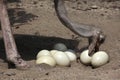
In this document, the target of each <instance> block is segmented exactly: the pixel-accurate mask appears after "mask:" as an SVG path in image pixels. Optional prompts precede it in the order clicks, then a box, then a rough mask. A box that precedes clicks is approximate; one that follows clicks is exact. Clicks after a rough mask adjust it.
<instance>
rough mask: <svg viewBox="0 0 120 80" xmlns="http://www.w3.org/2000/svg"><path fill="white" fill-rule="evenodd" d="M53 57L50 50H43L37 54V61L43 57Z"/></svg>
mask: <svg viewBox="0 0 120 80" xmlns="http://www.w3.org/2000/svg"><path fill="white" fill-rule="evenodd" d="M46 55H47V56H51V54H50V52H49V51H48V50H41V51H40V52H38V54H37V59H38V58H40V57H41V56H46Z"/></svg>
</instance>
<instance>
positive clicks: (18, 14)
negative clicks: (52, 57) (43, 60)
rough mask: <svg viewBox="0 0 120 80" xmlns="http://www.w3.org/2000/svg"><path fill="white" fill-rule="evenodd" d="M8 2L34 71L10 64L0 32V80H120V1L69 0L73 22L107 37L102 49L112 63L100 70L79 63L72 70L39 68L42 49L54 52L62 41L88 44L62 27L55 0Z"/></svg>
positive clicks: (17, 37)
mask: <svg viewBox="0 0 120 80" xmlns="http://www.w3.org/2000/svg"><path fill="white" fill-rule="evenodd" d="M8 1H10V2H9V3H8V11H9V15H10V20H11V25H12V29H13V33H14V36H15V40H16V43H17V47H18V51H19V52H20V54H21V55H22V57H23V59H24V60H26V61H27V62H28V63H29V64H30V66H31V68H30V69H28V70H24V71H23V70H17V69H15V68H14V67H13V65H11V64H8V63H7V62H6V57H5V49H4V43H3V40H2V32H1V31H0V80H120V34H119V33H120V0H65V5H66V8H67V10H68V14H69V17H70V18H71V19H72V20H73V21H76V22H78V23H83V24H88V25H95V26H98V27H100V28H101V29H102V30H103V32H104V33H105V34H106V36H107V37H106V41H105V43H104V44H103V45H102V46H101V47H100V50H104V51H106V52H107V53H108V54H109V56H110V62H109V63H108V64H106V65H104V66H101V67H99V68H96V69H93V68H92V67H91V66H85V65H83V64H81V63H77V62H72V63H71V67H60V66H56V67H54V68H53V67H50V66H47V65H36V64H35V60H36V55H37V53H38V52H39V51H40V50H42V49H48V50H51V49H52V46H53V45H54V44H55V43H58V42H62V43H65V44H66V45H67V47H68V48H70V49H77V48H78V49H83V48H85V47H86V46H87V45H88V41H87V39H86V38H82V37H78V35H76V34H74V33H73V32H71V31H70V30H69V29H67V28H66V27H65V26H63V25H62V24H61V22H60V21H59V20H58V18H57V16H56V13H55V10H54V3H53V0H21V1H19V0H16V2H15V0H8ZM75 37H78V38H77V39H75Z"/></svg>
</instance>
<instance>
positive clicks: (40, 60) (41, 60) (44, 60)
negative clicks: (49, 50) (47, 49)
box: [36, 56, 56, 67]
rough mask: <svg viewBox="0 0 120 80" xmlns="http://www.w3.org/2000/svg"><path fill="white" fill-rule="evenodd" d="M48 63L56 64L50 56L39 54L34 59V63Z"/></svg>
mask: <svg viewBox="0 0 120 80" xmlns="http://www.w3.org/2000/svg"><path fill="white" fill-rule="evenodd" d="M43 63H44V64H48V65H50V66H52V67H54V66H55V65H56V61H55V59H54V58H53V57H52V56H41V57H40V58H38V59H37V60H36V64H43Z"/></svg>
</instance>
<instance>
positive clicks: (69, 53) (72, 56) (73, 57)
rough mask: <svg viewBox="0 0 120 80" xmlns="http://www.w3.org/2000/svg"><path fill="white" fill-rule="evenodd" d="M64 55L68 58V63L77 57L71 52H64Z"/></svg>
mask: <svg viewBox="0 0 120 80" xmlns="http://www.w3.org/2000/svg"><path fill="white" fill-rule="evenodd" d="M65 54H67V56H68V57H69V59H70V61H76V59H77V56H76V55H75V53H73V50H69V51H65Z"/></svg>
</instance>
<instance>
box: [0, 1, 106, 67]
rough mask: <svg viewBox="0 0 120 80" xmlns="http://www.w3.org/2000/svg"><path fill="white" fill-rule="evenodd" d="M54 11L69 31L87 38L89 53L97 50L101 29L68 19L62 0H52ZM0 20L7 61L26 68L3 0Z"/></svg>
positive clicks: (100, 40)
mask: <svg viewBox="0 0 120 80" xmlns="http://www.w3.org/2000/svg"><path fill="white" fill-rule="evenodd" d="M54 5H55V11H56V13H57V16H58V18H59V20H60V21H61V22H62V24H63V25H65V26H66V27H67V28H69V29H70V30H71V31H73V32H74V33H76V34H77V35H79V36H82V37H85V38H88V40H89V47H88V49H89V55H91V54H93V52H96V51H98V50H99V46H100V45H101V44H102V43H103V41H104V40H105V36H104V34H103V33H102V31H101V29H99V28H96V27H94V26H88V25H84V24H78V23H75V22H73V21H71V20H70V19H69V17H68V16H67V11H66V9H65V6H64V0H54ZM0 21H1V29H2V34H3V39H4V43H5V50H6V57H7V60H8V61H9V62H12V63H13V64H15V66H16V68H19V69H27V68H28V67H29V65H28V64H27V63H26V61H24V60H23V59H22V58H21V56H20V54H19V53H18V50H17V47H16V43H15V40H14V37H13V33H12V30H11V25H10V21H9V16H8V12H7V9H6V5H5V0H0Z"/></svg>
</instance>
